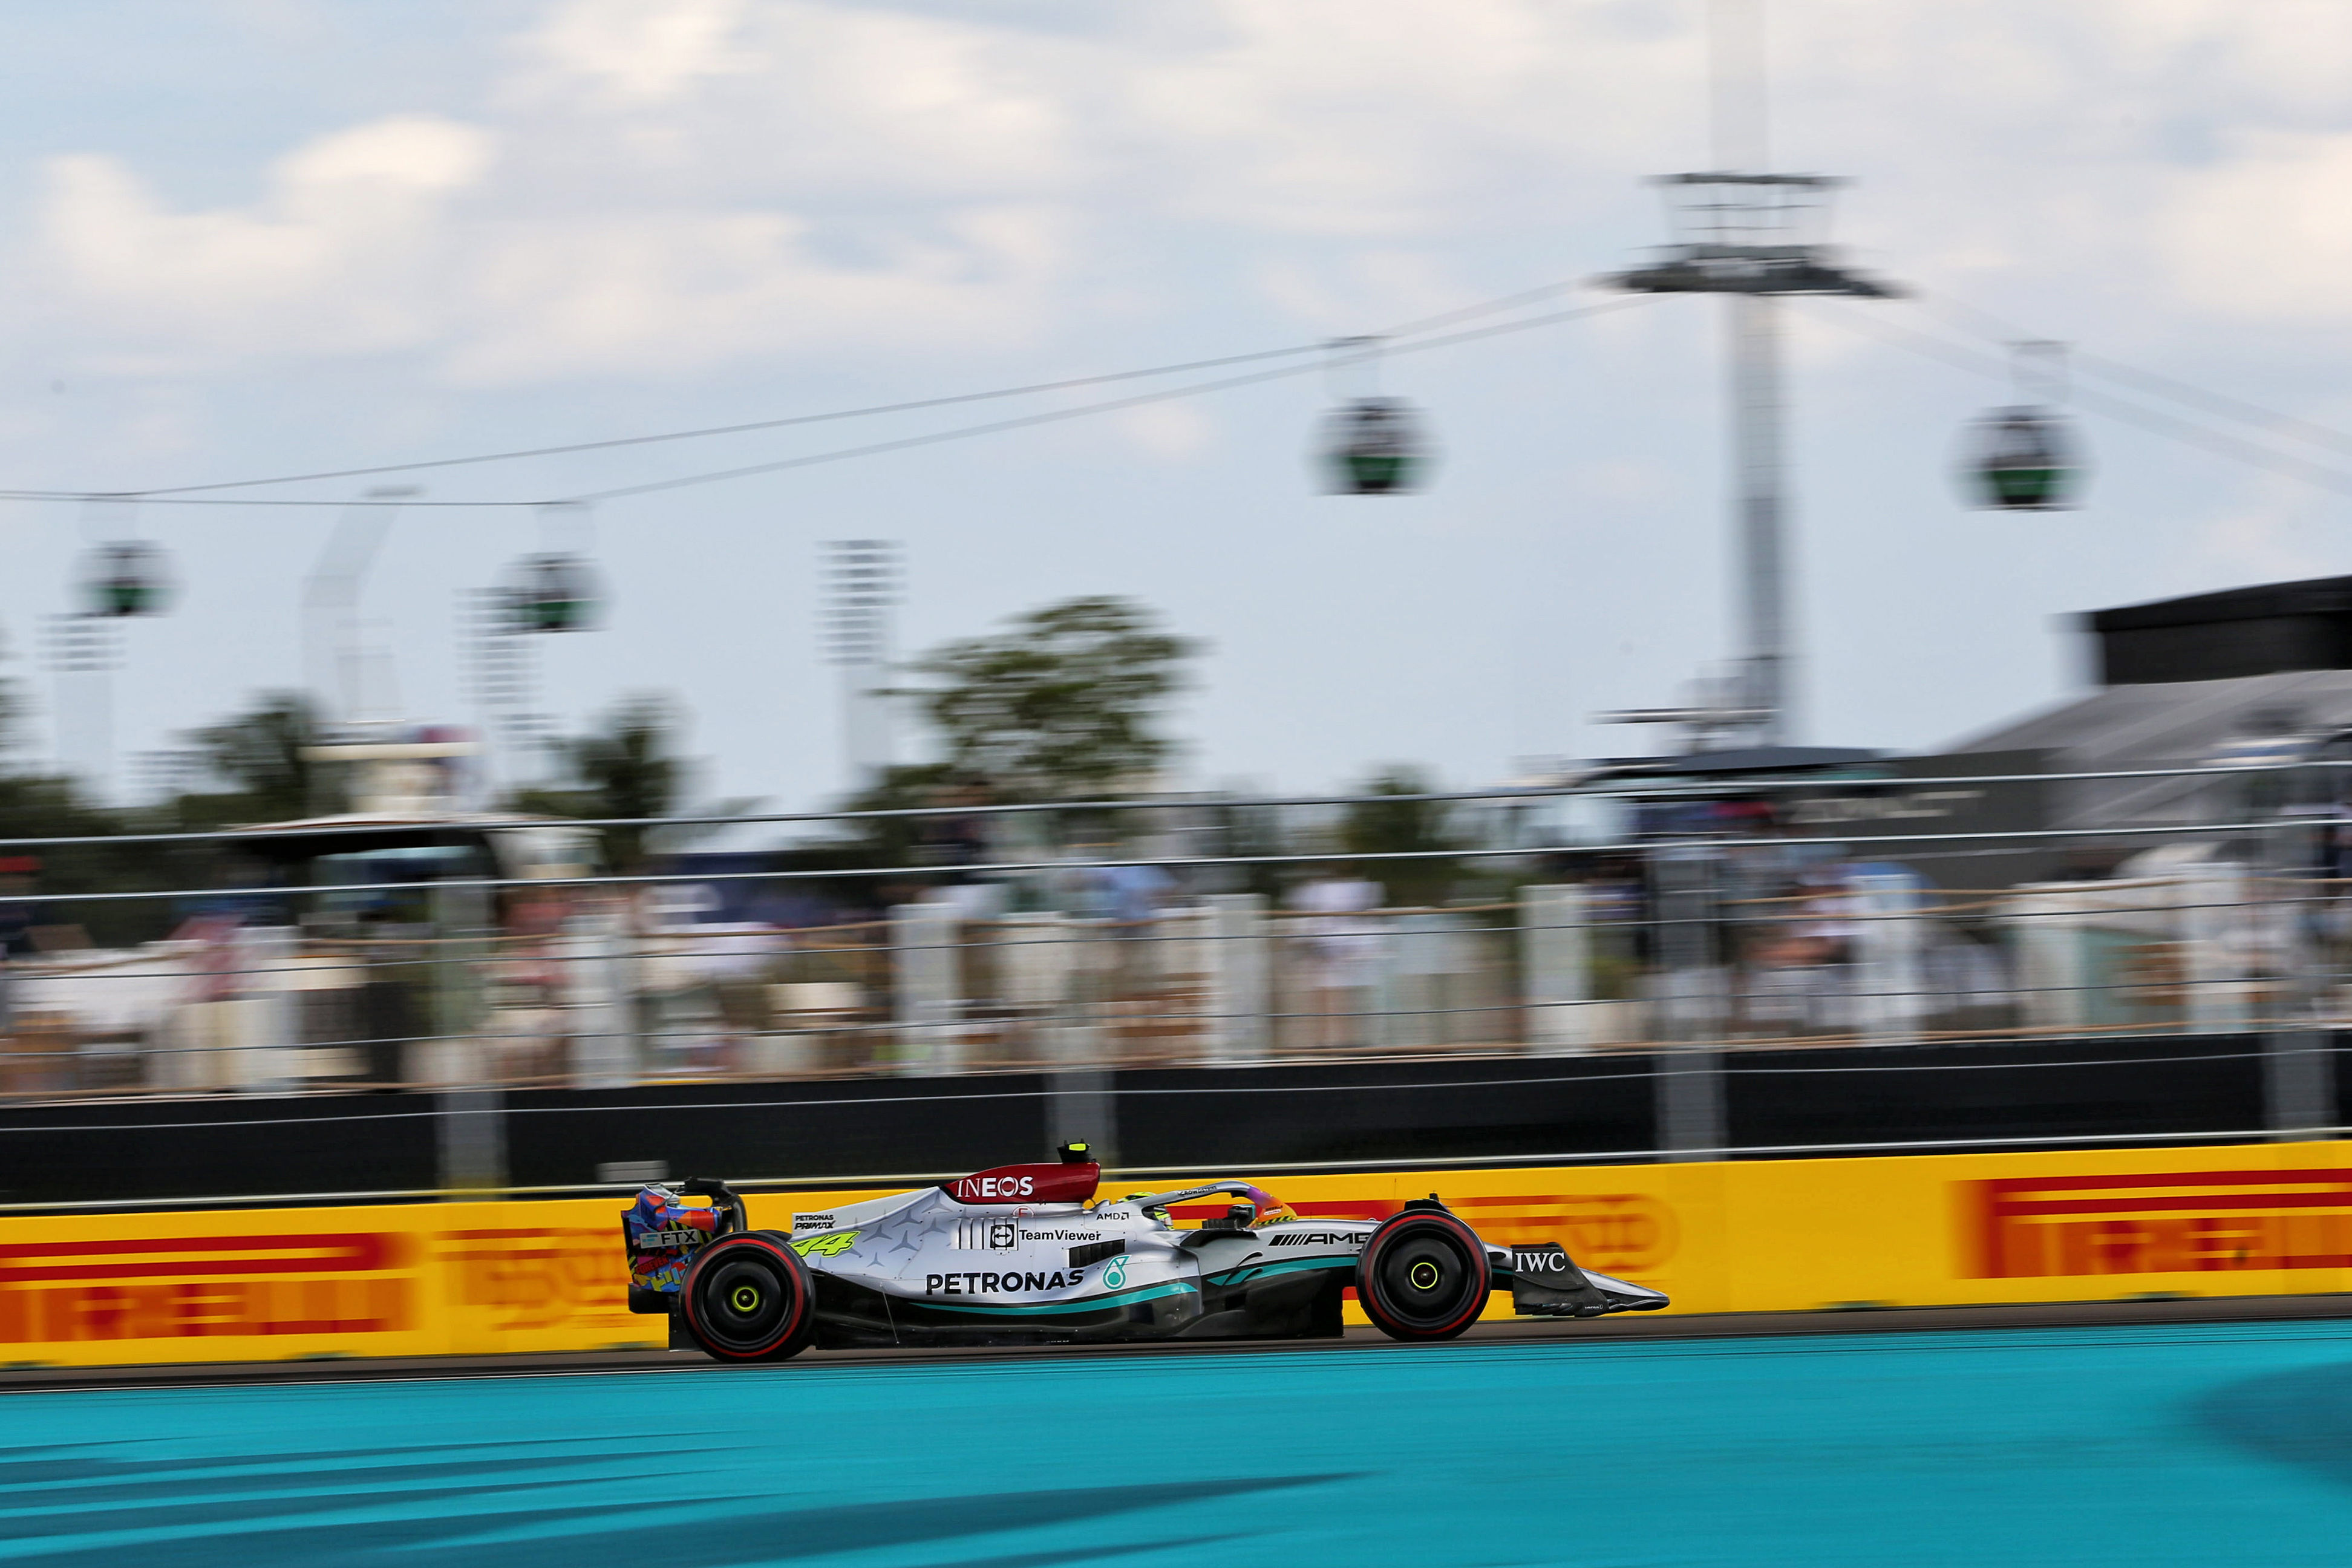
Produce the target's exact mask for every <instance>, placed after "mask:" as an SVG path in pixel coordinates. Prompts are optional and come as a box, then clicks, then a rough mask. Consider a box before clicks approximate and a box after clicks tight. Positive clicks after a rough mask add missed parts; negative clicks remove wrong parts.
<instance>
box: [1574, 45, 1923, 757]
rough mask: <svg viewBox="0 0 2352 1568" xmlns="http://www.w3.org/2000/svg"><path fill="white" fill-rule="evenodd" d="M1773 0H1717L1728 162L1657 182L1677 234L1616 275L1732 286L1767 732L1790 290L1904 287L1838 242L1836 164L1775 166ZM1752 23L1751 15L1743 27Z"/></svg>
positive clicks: (1639, 281)
mask: <svg viewBox="0 0 2352 1568" xmlns="http://www.w3.org/2000/svg"><path fill="white" fill-rule="evenodd" d="M1760 7H1761V0H1716V5H1715V6H1714V16H1713V17H1712V25H1711V27H1710V37H1711V42H1712V45H1713V47H1712V53H1713V56H1714V62H1713V64H1714V71H1713V74H1714V88H1715V103H1714V122H1715V158H1716V168H1715V169H1714V170H1713V171H1711V172H1707V173H1701V174H1668V175H1665V176H1664V177H1663V178H1661V179H1659V180H1657V181H1656V182H1654V183H1655V184H1657V185H1658V186H1659V187H1660V189H1661V190H1662V191H1664V194H1665V197H1666V207H1667V216H1668V218H1669V221H1670V223H1671V225H1672V232H1673V236H1674V242H1673V243H1672V244H1670V245H1669V246H1667V247H1665V248H1664V250H1663V251H1662V252H1661V253H1660V254H1659V255H1658V256H1657V257H1656V258H1654V260H1653V261H1652V262H1651V263H1650V265H1648V266H1646V267H1637V268H1633V269H1632V270H1631V271H1627V272H1620V273H1615V274H1612V276H1611V277H1609V278H1608V279H1605V281H1607V282H1609V283H1611V284H1612V285H1614V286H1615V287H1617V288H1620V289H1630V290H1633V291H1634V292H1636V293H1643V294H1722V295H1726V296H1728V298H1727V300H1726V303H1727V306H1728V307H1729V309H1728V312H1727V315H1726V317H1725V325H1726V329H1727V332H1726V347H1727V351H1728V358H1729V361H1730V367H1731V378H1730V393H1731V398H1730V405H1731V406H1730V413H1731V458H1732V538H1733V542H1734V554H1735V558H1736V561H1737V567H1736V571H1737V575H1738V609H1739V615H1738V628H1739V652H1738V658H1739V667H1740V681H1739V688H1740V689H1739V690H1738V693H1737V694H1736V696H1735V697H1734V698H1733V699H1732V700H1731V703H1730V707H1731V708H1732V709H1733V710H1737V711H1738V715H1739V717H1740V718H1741V720H1742V721H1744V722H1745V723H1746V725H1747V726H1748V729H1749V732H1750V733H1751V735H1752V736H1753V737H1754V739H1755V741H1756V742H1758V743H1759V744H1762V745H1785V744H1789V743H1791V742H1794V740H1795V739H1796V728H1797V726H1796V721H1795V714H1794V712H1793V709H1794V706H1795V704H1794V694H1793V687H1794V675H1795V665H1796V660H1797V637H1796V626H1795V616H1794V615H1793V614H1792V612H1791V610H1790V593H1789V580H1790V561H1789V532H1790V508H1789V487H1788V459H1787V456H1786V446H1787V430H1786V425H1785V420H1784V417H1783V414H1784V409H1785V407H1786V398H1785V395H1784V393H1783V391H1782V380H1783V377H1782V373H1781V363H1780V359H1781V356H1780V336H1781V323H1780V300H1782V299H1783V298H1785V297H1786V296H1788V295H1791V294H1837V295H1845V296H1848V297H1851V298H1858V299H1872V300H1877V299H1888V298H1892V297H1894V296H1895V295H1896V294H1898V293H1899V292H1900V290H1899V289H1897V288H1895V286H1894V285H1892V284H1889V283H1886V282H1884V281H1882V280H1879V279H1873V278H1870V277H1866V276H1864V274H1862V273H1859V272H1856V271H1854V270H1853V269H1852V268H1847V267H1845V266H1844V265H1843V263H1841V262H1840V261H1839V259H1838V258H1837V256H1836V253H1835V252H1834V251H1833V250H1832V248H1831V247H1830V246H1829V244H1828V231H1829V205H1830V199H1831V195H1832V193H1833V192H1834V191H1835V190H1836V189H1837V187H1838V186H1840V185H1842V184H1844V183H1845V182H1843V180H1840V179H1838V178H1836V177H1834V176H1832V175H1827V174H1769V173H1764V172H1762V171H1764V170H1766V169H1768V168H1769V166H1770V163H1771V156H1770V150H1769V147H1768V146H1767V144H1766V140H1765V129H1764V127H1765V112H1764V86H1763V82H1764V76H1763V38H1762V13H1761V9H1760ZM1742 24H1745V26H1742Z"/></svg>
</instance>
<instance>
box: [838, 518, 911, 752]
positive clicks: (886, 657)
mask: <svg viewBox="0 0 2352 1568" xmlns="http://www.w3.org/2000/svg"><path fill="white" fill-rule="evenodd" d="M824 557H825V570H824V578H825V584H824V586H825V605H824V610H825V615H824V619H825V658H826V659H827V661H828V662H830V663H832V664H834V665H836V666H838V667H839V668H840V670H841V731H842V748H843V751H844V752H845V756H846V759H847V761H848V763H849V772H850V787H851V788H853V789H863V788H865V787H866V785H868V784H872V783H874V782H875V780H876V779H877V778H878V777H880V776H881V774H882V773H883V771H884V770H886V769H887V768H888V767H889V765H890V752H891V747H890V710H889V706H888V704H889V699H888V697H887V696H886V695H885V694H884V692H883V690H882V681H883V679H884V677H885V676H886V675H887V672H888V670H889V667H890V611H891V608H892V606H894V605H897V604H898V593H899V587H900V584H902V583H903V582H904V580H905V572H904V567H903V565H902V561H901V554H900V550H899V546H898V541H896V540H892V539H835V540H829V541H827V542H826V543H825V546H824Z"/></svg>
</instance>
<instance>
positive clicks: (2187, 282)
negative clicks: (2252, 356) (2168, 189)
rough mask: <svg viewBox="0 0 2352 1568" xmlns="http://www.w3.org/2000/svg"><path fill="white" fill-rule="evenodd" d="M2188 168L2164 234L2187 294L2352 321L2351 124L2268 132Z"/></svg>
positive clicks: (2217, 308) (2261, 314)
mask: <svg viewBox="0 0 2352 1568" xmlns="http://www.w3.org/2000/svg"><path fill="white" fill-rule="evenodd" d="M2233 143H2234V144H2233V145H2232V147H2231V152H2230V155H2229V156H2228V157H2226V158H2225V159H2223V160H2222V161H2220V162H2217V163H2212V164H2210V165H2208V166H2206V167H2204V168H2200V169H2198V170H2195V171H2193V172H2191V173H2189V174H2184V175H2182V176H2181V177H2180V178H2179V181H2178V182H2177V184H2175V186H2174V190H2173V193H2172V195H2171V199H2170V201H2169V202H2168V204H2167V205H2166V207H2165V209H2164V210H2163V211H2161V212H2160V213H2158V215H2157V222H2158V229H2157V232H2156V235H2155V238H2156V239H2157V240H2158V243H2159V244H2160V245H2161V246H2162V247H2163V250H2164V253H2165V254H2166V255H2167V257H2168V260H2169V261H2170V264H2171V269H2172V276H2173V279H2174V280H2175V283H2176V286H2177V287H2178V289H2179V294H2180V297H2181V299H2182V300H2183V302H2185V303H2187V304H2189V305H2191V306H2193V307H2194V308H2196V309H2198V310H2208V311H2212V312H2215V313H2217V314H2220V315H2223V316H2231V317H2242V318H2252V319H2256V320H2266V321H2286V322H2294V321H2326V322H2329V323H2332V324H2336V325H2341V324H2344V323H2345V322H2347V321H2352V290H2347V288H2346V287H2345V280H2346V279H2347V278H2352V202H2347V200H2346V196H2347V193H2352V131H2339V132H2332V133H2315V132H2284V131H2263V132H2252V133H2248V134H2245V135H2242V136H2240V137H2237V138H2234V139H2233Z"/></svg>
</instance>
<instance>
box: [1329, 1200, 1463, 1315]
mask: <svg viewBox="0 0 2352 1568" xmlns="http://www.w3.org/2000/svg"><path fill="white" fill-rule="evenodd" d="M1494 1288H1495V1271H1494V1268H1493V1267H1492V1266H1491V1265H1489V1264H1488V1263H1487V1261H1486V1246H1485V1244H1484V1243H1482V1242H1480V1241H1479V1239H1478V1237H1477V1234H1476V1233H1475V1231H1473V1230H1472V1229H1471V1228H1470V1227H1469V1226H1466V1225H1465V1224H1463V1223H1462V1222H1461V1221H1460V1220H1458V1219H1456V1218H1454V1216H1453V1215H1450V1214H1445V1213H1444V1212H1442V1211H1438V1210H1432V1209H1421V1210H1416V1211H1414V1212H1412V1213H1408V1214H1401V1215H1396V1216H1395V1217H1394V1218H1392V1219H1391V1220H1388V1221H1387V1222H1385V1223H1384V1224H1382V1225H1381V1228H1380V1229H1378V1230H1376V1231H1374V1232H1372V1235H1371V1239H1370V1240H1369V1241H1367V1242H1365V1243H1364V1253H1363V1257H1362V1258H1360V1259H1359V1260H1358V1262H1357V1264H1356V1300H1357V1303H1358V1305H1360V1306H1361V1307H1362V1308H1363V1309H1364V1316H1366V1317H1368V1318H1370V1319H1371V1321H1372V1326H1373V1327H1374V1328H1377V1329H1379V1330H1380V1331H1381V1332H1382V1333H1384V1334H1386V1335H1388V1337H1389V1338H1391V1339H1392V1340H1450V1339H1453V1338H1454V1336H1455V1335H1457V1334H1460V1333H1461V1332H1462V1331H1465V1330H1466V1329H1467V1328H1469V1326H1470V1325H1471V1324H1473V1323H1475V1322H1476V1321H1478V1314H1479V1313H1481V1312H1483V1311H1485V1310H1486V1296H1487V1293H1488V1292H1489V1291H1491V1290H1492V1289H1494Z"/></svg>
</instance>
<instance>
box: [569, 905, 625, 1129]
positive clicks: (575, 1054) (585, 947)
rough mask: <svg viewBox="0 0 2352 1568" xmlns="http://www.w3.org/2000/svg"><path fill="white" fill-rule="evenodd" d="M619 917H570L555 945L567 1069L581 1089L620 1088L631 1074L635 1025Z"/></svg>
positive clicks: (592, 915) (603, 915) (623, 1086)
mask: <svg viewBox="0 0 2352 1568" xmlns="http://www.w3.org/2000/svg"><path fill="white" fill-rule="evenodd" d="M623 934H624V933H623V925H622V921H621V917H620V916H618V915H608V914H591V915H579V916H575V917H574V918H573V920H572V923H571V926H570V934H568V935H567V936H566V937H565V938H564V940H563V942H562V944H561V945H562V949H563V950H564V951H563V957H564V958H565V960H566V961H567V962H565V963H564V965H563V968H564V988H565V995H564V1001H565V1003H566V1006H565V1009H564V1010H565V1012H566V1014H567V1015H568V1017H567V1023H568V1026H569V1032H570V1034H571V1036H572V1080H573V1082H575V1083H577V1084H578V1085H579V1086H580V1087H581V1088H583V1089H626V1088H627V1087H629V1085H630V1084H631V1083H632V1082H634V1081H635V1078H636V1048H635V1047H636V1029H635V1019H633V1018H632V1017H631V1016H630V1013H631V1009H632V1005H633V1001H634V999H633V998H632V997H631V996H630V994H629V987H628V984H627V975H626V973H625V963H626V962H627V961H626V959H625V956H624V953H623V951H622V950H623Z"/></svg>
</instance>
